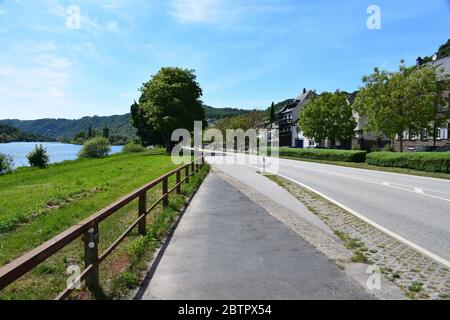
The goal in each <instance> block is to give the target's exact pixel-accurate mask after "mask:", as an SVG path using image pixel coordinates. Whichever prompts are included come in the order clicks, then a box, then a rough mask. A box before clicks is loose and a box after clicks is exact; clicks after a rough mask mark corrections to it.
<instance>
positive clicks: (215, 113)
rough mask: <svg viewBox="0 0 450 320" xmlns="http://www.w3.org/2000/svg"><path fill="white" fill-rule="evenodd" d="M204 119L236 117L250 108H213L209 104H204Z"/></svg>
mask: <svg viewBox="0 0 450 320" xmlns="http://www.w3.org/2000/svg"><path fill="white" fill-rule="evenodd" d="M204 108H205V118H206V120H213V121H216V120H220V119H223V118H230V117H236V116H240V115H244V114H248V113H249V112H251V110H244V109H235V108H213V107H210V106H204Z"/></svg>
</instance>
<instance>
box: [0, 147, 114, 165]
mask: <svg viewBox="0 0 450 320" xmlns="http://www.w3.org/2000/svg"><path fill="white" fill-rule="evenodd" d="M36 145H42V146H43V147H44V148H45V149H46V150H47V153H48V155H49V158H50V163H60V162H63V161H67V160H76V159H77V158H78V152H80V150H81V148H82V147H83V146H82V145H75V144H69V143H61V142H9V143H0V153H3V154H7V155H9V156H11V157H12V158H13V168H14V169H16V168H19V167H27V166H28V160H27V154H28V153H29V152H30V151H32V150H33V149H34V147H35V146H36ZM122 148H123V146H112V147H111V154H116V153H118V152H121V151H122Z"/></svg>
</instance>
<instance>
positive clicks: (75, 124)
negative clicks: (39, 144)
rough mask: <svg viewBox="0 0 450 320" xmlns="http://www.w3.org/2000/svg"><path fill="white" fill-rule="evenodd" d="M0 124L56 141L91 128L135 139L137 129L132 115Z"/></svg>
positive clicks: (14, 121)
mask: <svg viewBox="0 0 450 320" xmlns="http://www.w3.org/2000/svg"><path fill="white" fill-rule="evenodd" d="M0 124H6V125H9V126H13V127H16V128H18V129H20V130H22V131H24V132H29V133H34V134H38V135H42V136H48V137H52V138H55V139H72V138H73V137H74V136H75V134H77V133H79V132H80V131H85V132H87V131H88V130H89V128H94V129H97V130H98V131H100V132H101V130H102V129H103V128H104V127H108V128H109V129H110V134H111V135H120V136H125V137H130V138H131V137H134V135H135V129H134V128H133V126H132V125H131V120H130V115H129V114H125V115H121V116H109V117H98V116H94V117H84V118H81V119H78V120H68V119H40V120H0Z"/></svg>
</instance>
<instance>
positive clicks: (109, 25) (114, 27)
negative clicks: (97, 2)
mask: <svg viewBox="0 0 450 320" xmlns="http://www.w3.org/2000/svg"><path fill="white" fill-rule="evenodd" d="M106 29H108V31H110V32H117V31H119V23H118V22H117V21H114V20H111V21H107V22H106Z"/></svg>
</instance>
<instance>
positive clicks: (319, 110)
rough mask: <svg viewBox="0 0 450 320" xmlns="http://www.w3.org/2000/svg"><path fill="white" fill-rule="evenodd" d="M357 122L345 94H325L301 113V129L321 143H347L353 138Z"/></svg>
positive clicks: (338, 92) (314, 100)
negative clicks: (328, 141) (327, 141)
mask: <svg viewBox="0 0 450 320" xmlns="http://www.w3.org/2000/svg"><path fill="white" fill-rule="evenodd" d="M355 127H356V122H355V119H354V117H353V112H352V108H351V107H350V105H349V103H348V101H347V95H346V94H345V93H343V92H340V91H336V92H334V93H330V92H324V93H322V94H321V95H320V96H318V97H316V98H314V99H313V100H312V101H311V102H310V103H308V104H307V105H306V106H305V107H304V108H303V109H302V111H301V114H300V128H301V130H302V131H303V133H304V135H305V136H307V137H311V138H314V139H315V140H316V141H317V142H319V143H324V142H325V140H326V139H329V140H330V141H331V143H332V144H334V142H335V141H336V140H339V141H346V140H349V139H351V138H352V137H353V135H354V130H355Z"/></svg>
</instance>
